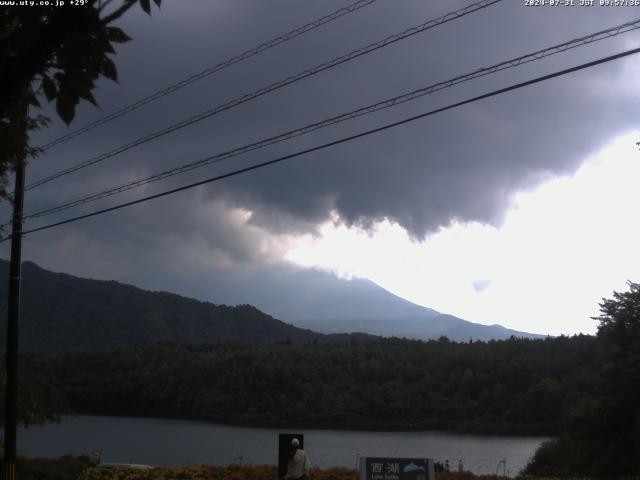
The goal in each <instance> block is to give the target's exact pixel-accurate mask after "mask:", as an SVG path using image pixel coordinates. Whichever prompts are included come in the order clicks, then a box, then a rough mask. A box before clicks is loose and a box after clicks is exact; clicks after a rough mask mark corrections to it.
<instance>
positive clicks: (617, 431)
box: [525, 282, 640, 478]
mask: <svg viewBox="0 0 640 480" xmlns="http://www.w3.org/2000/svg"><path fill="white" fill-rule="evenodd" d="M600 311H601V313H602V314H601V315H600V316H599V317H597V320H599V321H600V325H599V327H598V340H599V342H600V348H601V355H600V358H599V360H598V363H599V364H598V368H597V370H596V371H595V372H594V373H595V375H594V379H593V384H594V387H595V389H594V392H595V395H594V397H593V398H592V399H591V400H590V401H588V402H583V403H582V404H581V405H580V406H579V408H577V409H575V410H574V411H573V412H572V415H571V416H570V417H569V418H568V421H567V422H566V429H565V431H564V432H563V434H562V435H561V436H560V437H559V438H557V439H555V440H552V441H550V442H547V443H545V444H543V445H542V446H541V447H540V448H539V449H538V451H537V452H536V454H535V456H534V458H533V459H532V461H531V462H530V464H529V465H528V466H527V468H526V469H525V471H526V473H529V474H533V475H547V474H549V473H553V474H554V475H560V476H572V475H585V476H586V475H589V476H593V477H599V478H620V477H623V476H629V475H633V476H636V478H638V477H640V408H638V406H639V405H640V388H638V385H640V284H637V283H631V282H629V290H628V291H626V292H622V293H619V292H616V293H614V294H613V299H605V300H603V302H602V303H601V304H600Z"/></svg>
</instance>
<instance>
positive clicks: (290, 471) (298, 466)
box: [284, 448, 311, 480]
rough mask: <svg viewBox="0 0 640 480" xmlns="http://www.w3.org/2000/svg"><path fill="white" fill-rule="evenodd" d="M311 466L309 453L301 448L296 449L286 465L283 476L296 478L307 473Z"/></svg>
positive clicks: (294, 479) (293, 479) (295, 479)
mask: <svg viewBox="0 0 640 480" xmlns="http://www.w3.org/2000/svg"><path fill="white" fill-rule="evenodd" d="M310 468H311V462H310V461H309V455H307V452H305V451H304V450H302V449H300V448H299V449H298V450H296V453H295V454H294V455H293V457H292V458H291V460H289V464H288V465H287V474H286V475H285V476H284V478H286V479H291V480H297V479H298V478H300V477H302V476H303V475H306V474H307V473H309V469H310Z"/></svg>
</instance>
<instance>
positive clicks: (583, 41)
mask: <svg viewBox="0 0 640 480" xmlns="http://www.w3.org/2000/svg"><path fill="white" fill-rule="evenodd" d="M639 27H640V19H636V20H634V21H631V22H627V23H624V24H621V25H617V26H615V27H611V28H608V29H606V30H601V31H599V32H596V33H592V34H589V35H585V36H583V37H580V38H575V39H573V40H570V41H568V42H564V43H561V44H558V45H554V46H552V47H548V48H545V49H543V50H538V51H536V52H533V53H529V54H526V55H523V56H520V57H517V58H514V59H511V60H506V61H503V62H500V63H498V64H495V65H492V66H490V67H485V68H481V69H478V70H474V71H473V72H471V73H467V74H464V75H459V76H456V77H454V78H452V79H449V80H446V81H443V82H438V83H435V84H432V85H430V86H427V87H423V88H420V89H417V90H414V91H412V92H409V93H405V94H403V95H398V96H396V97H392V98H390V99H387V100H384V101H381V102H377V103H375V104H372V105H368V106H366V107H362V108H359V109H357V110H353V111H351V112H347V113H343V114H341V115H337V116H334V117H331V118H328V119H325V120H322V121H320V122H315V123H312V124H309V125H306V126H304V127H301V128H297V129H295V130H289V131H288V132H285V133H281V134H279V135H276V136H272V137H269V138H266V139H263V140H260V141H257V142H254V143H251V144H248V145H244V146H241V147H238V148H235V149H233V150H229V151H226V152H223V153H219V154H217V155H214V156H210V157H207V158H205V159H200V160H197V161H195V162H191V163H187V164H185V165H181V166H179V167H175V168H171V169H169V170H165V171H163V172H160V173H156V174H154V175H150V176H148V177H145V178H141V179H138V180H134V181H131V182H126V183H123V184H121V185H118V186H115V187H111V188H108V189H105V190H101V191H98V192H94V193H91V194H89V195H84V196H81V197H77V198H75V199H72V200H68V201H66V202H64V203H60V204H58V205H54V206H50V207H46V208H41V209H40V210H37V211H35V212H33V213H27V214H26V215H25V219H28V218H35V217H43V216H47V215H51V214H53V213H57V212H60V211H63V210H67V209H69V208H72V207H75V206H79V205H84V204H86V203H89V202H92V201H96V200H99V199H101V198H106V197H110V196H112V195H116V194H118V193H122V192H125V191H129V190H132V189H134V188H138V187H141V186H143V185H146V184H149V183H152V182H155V181H159V180H162V179H165V178H168V177H172V176H174V175H178V174H181V173H185V172H188V171H191V170H194V169H197V168H201V167H204V166H207V165H210V164H212V163H217V162H220V161H223V160H226V159H228V158H231V157H235V156H238V155H242V154H244V153H247V152H250V151H254V150H258V149H260V148H264V147H266V146H269V145H273V144H276V143H280V142H283V141H285V140H289V139H292V138H295V137H298V136H300V135H304V134H307V133H310V132H312V131H315V130H318V129H321V128H325V127H327V126H330V125H335V124H338V123H341V122H344V121H347V120H351V119H353V118H357V117H360V116H363V115H367V114H370V113H373V112H376V111H380V110H384V109H386V108H390V107H392V106H395V105H399V104H401V103H405V102H408V101H411V100H415V99H416V98H419V97H422V96H424V95H428V94H431V93H434V92H437V91H440V90H443V89H445V88H449V87H452V86H454V85H457V84H460V83H463V82H467V81H470V80H473V79H475V78H479V77H483V76H486V75H489V74H493V73H496V72H499V71H502V70H506V69H509V68H514V67H517V66H520V65H523V64H526V63H529V62H533V61H537V60H541V59H543V58H546V57H548V56H551V55H555V54H558V53H562V52H566V51H567V50H570V49H573V48H576V47H580V46H583V45H587V44H590V43H593V42H597V41H600V40H603V39H606V38H611V37H613V36H616V35H620V34H623V33H626V32H629V31H633V30H636V29H638V28H639Z"/></svg>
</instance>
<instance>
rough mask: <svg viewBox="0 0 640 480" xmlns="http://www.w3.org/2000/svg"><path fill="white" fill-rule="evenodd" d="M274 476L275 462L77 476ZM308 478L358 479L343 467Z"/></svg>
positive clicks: (227, 479) (145, 479)
mask: <svg viewBox="0 0 640 480" xmlns="http://www.w3.org/2000/svg"><path fill="white" fill-rule="evenodd" d="M276 476H277V471H276V467H275V465H251V466H240V465H229V466H224V467H218V466H202V467H156V468H154V469H153V470H142V469H139V468H127V467H118V468H107V467H91V468H88V469H86V470H85V471H84V472H83V473H82V475H81V476H80V478H79V480H273V479H274V478H276ZM307 478H308V479H309V480H358V473H357V472H356V471H355V470H348V469H346V468H329V469H325V470H319V469H313V470H312V471H311V472H310V475H309V476H308V477H307Z"/></svg>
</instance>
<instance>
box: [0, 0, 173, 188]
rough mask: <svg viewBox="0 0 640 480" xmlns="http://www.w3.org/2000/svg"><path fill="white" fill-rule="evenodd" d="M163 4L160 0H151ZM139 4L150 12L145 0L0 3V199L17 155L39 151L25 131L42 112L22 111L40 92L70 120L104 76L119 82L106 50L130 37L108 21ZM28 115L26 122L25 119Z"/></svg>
mask: <svg viewBox="0 0 640 480" xmlns="http://www.w3.org/2000/svg"><path fill="white" fill-rule="evenodd" d="M154 2H155V3H156V5H158V6H160V3H161V0H154ZM138 3H139V4H140V6H141V7H142V8H143V10H144V11H146V12H147V13H149V14H150V13H151V5H150V0H121V1H120V2H116V1H115V0H104V1H99V0H86V3H85V4H84V5H79V6H66V7H65V6H63V7H26V6H4V7H0V78H1V79H2V88H0V199H2V198H5V197H6V196H7V190H6V186H7V173H8V171H9V170H10V169H11V168H12V167H14V166H15V165H16V164H17V162H21V161H23V159H25V158H27V157H29V156H31V157H33V156H35V155H37V154H38V151H37V149H34V148H31V147H30V146H29V132H30V131H33V130H35V129H38V128H42V127H43V126H45V125H46V124H47V120H48V119H47V118H46V117H44V116H42V115H34V116H30V117H29V118H25V117H26V111H27V108H28V105H32V106H34V107H39V106H40V103H39V100H38V95H39V94H40V93H42V94H44V96H45V97H46V98H47V100H48V101H49V102H53V101H55V103H56V110H57V112H58V115H59V116H60V118H62V120H64V121H65V122H66V123H67V124H68V123H70V122H71V121H72V120H73V117H74V116H75V109H76V106H77V105H78V103H79V102H80V99H83V100H86V101H89V102H91V103H93V104H94V105H95V104H96V101H95V98H94V97H93V94H92V93H91V91H92V90H93V88H94V87H95V81H96V80H97V79H98V78H99V77H101V76H103V77H106V78H110V79H111V80H114V81H117V70H116V66H115V64H114V62H113V60H112V59H111V58H110V57H109V54H113V53H115V50H114V48H113V45H114V44H116V43H123V42H126V41H128V40H130V39H129V37H128V36H127V35H126V34H125V33H124V32H123V31H122V30H121V29H119V28H117V27H114V26H112V23H113V22H115V21H116V20H117V19H119V18H120V17H121V16H122V15H124V14H125V13H126V12H127V11H128V10H129V9H130V8H131V7H133V6H134V5H136V4H138ZM25 121H26V125H25Z"/></svg>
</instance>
